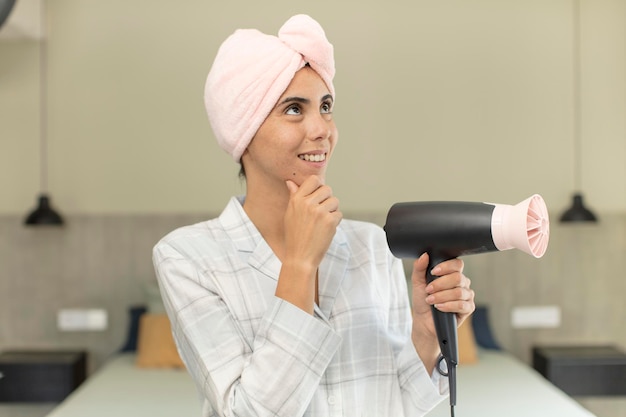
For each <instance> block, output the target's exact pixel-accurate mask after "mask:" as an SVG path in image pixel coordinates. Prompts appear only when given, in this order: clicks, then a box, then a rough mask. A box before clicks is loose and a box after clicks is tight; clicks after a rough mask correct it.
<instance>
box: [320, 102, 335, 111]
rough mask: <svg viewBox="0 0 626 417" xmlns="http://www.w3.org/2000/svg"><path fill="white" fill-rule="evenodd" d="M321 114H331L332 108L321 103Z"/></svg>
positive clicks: (327, 104)
mask: <svg viewBox="0 0 626 417" xmlns="http://www.w3.org/2000/svg"><path fill="white" fill-rule="evenodd" d="M320 110H321V112H322V113H331V111H332V106H331V104H330V103H322V107H321V108H320Z"/></svg>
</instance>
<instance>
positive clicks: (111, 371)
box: [46, 353, 201, 417]
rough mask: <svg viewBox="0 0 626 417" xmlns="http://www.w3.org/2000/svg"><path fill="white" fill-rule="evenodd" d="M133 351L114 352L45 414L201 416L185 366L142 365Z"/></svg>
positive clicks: (61, 416) (56, 416) (80, 416)
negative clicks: (102, 364)
mask: <svg viewBox="0 0 626 417" xmlns="http://www.w3.org/2000/svg"><path fill="white" fill-rule="evenodd" d="M135 359H136V356H135V354H134V353H123V354H119V355H116V356H114V357H113V358H112V359H110V360H109V361H108V362H107V363H106V364H105V365H104V366H103V367H102V368H100V369H99V370H98V371H97V372H96V373H94V374H93V375H92V376H90V377H89V378H87V380H86V381H85V382H84V383H83V384H82V385H80V386H79V387H78V388H77V389H76V390H75V391H74V392H72V393H71V394H70V396H69V397H67V398H66V399H65V400H64V401H63V402H62V403H61V404H59V406H58V407H56V408H55V409H54V410H52V412H51V413H50V414H48V415H47V416H46V417H200V411H201V409H200V400H199V399H198V394H197V390H196V387H195V385H194V384H193V380H192V379H191V377H190V376H189V374H188V373H187V371H186V370H184V369H141V368H137V367H136V366H135Z"/></svg>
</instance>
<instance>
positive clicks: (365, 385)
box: [154, 15, 474, 417]
mask: <svg viewBox="0 0 626 417" xmlns="http://www.w3.org/2000/svg"><path fill="white" fill-rule="evenodd" d="M334 72H335V68H334V58H333V48H332V45H331V44H330V43H328V41H327V40H326V37H325V34H324V31H323V29H322V28H321V27H320V26H319V24H318V23H317V22H316V21H314V20H313V19H311V18H310V17H308V16H305V15H297V16H294V17H292V18H291V19H289V20H288V21H287V22H286V23H285V24H284V26H283V27H282V28H281V30H280V31H279V35H278V37H276V36H270V35H265V34H263V33H261V32H259V31H256V30H253V29H247V30H238V31H236V32H235V33H234V34H233V35H231V36H230V37H229V38H228V39H227V40H226V41H225V42H224V43H223V44H222V46H221V47H220V50H219V51H218V54H217V56H216V58H215V61H214V63H213V66H212V68H211V71H210V73H209V76H208V78H207V84H206V89H205V102H206V107H207V112H208V115H209V119H210V121H211V125H212V128H213V130H214V133H215V136H216V138H217V140H218V142H219V143H220V145H221V146H222V147H223V148H224V149H225V150H226V151H227V152H229V153H230V154H231V155H232V156H233V159H234V160H235V161H237V162H240V163H241V169H242V175H244V177H245V179H246V194H245V196H243V197H233V198H232V199H231V200H230V202H229V203H228V205H227V206H226V208H225V209H224V211H223V212H222V214H221V215H220V216H219V217H218V218H215V219H212V220H209V221H205V222H202V223H199V224H196V225H191V226H186V227H182V228H180V229H178V230H175V231H173V232H172V233H170V234H168V235H167V236H166V237H164V238H163V239H162V240H161V241H160V242H159V243H158V244H157V245H156V246H155V248H154V264H155V269H156V273H157V276H158V280H159V284H160V287H161V292H162V295H163V299H164V301H165V305H166V308H167V311H168V314H169V317H170V320H171V323H172V328H173V332H174V336H175V340H176V342H177V345H178V348H179V351H180V353H181V357H182V358H183V360H184V362H185V364H186V366H187V369H188V370H189V372H190V373H191V375H192V376H193V378H194V380H195V383H196V386H197V388H198V390H199V393H200V395H201V397H202V399H203V409H202V410H203V411H202V413H203V416H289V417H293V416H376V417H380V416H394V417H398V416H404V415H406V416H417V415H423V414H425V413H426V412H427V411H428V410H430V409H431V408H432V407H434V406H435V405H436V404H437V403H438V402H439V401H441V400H442V399H443V398H445V396H446V394H447V381H446V379H445V378H443V377H441V376H439V374H438V373H437V372H433V369H434V367H435V363H436V361H437V357H438V355H439V347H438V342H437V337H436V334H435V330H434V326H433V320H432V316H431V308H430V306H431V305H435V306H436V307H437V308H438V309H439V310H441V311H446V312H453V313H456V314H457V317H458V319H459V323H461V322H462V321H463V320H464V319H465V318H466V317H468V316H469V315H470V314H471V313H472V311H473V310H474V293H473V291H472V290H471V289H470V281H469V279H468V278H467V277H465V276H464V275H463V272H462V271H463V263H462V261H461V260H458V259H455V260H451V261H447V262H444V263H442V264H440V265H438V266H437V267H436V268H435V270H434V271H433V273H434V274H435V275H439V276H440V279H437V280H435V281H434V282H433V283H432V284H430V285H426V281H425V274H426V268H427V265H428V256H427V255H423V256H422V257H420V258H419V259H417V260H416V261H415V263H414V268H413V272H412V284H413V286H412V287H413V291H412V294H411V295H409V294H407V286H406V280H405V276H404V272H403V268H402V264H401V261H400V260H399V259H397V258H395V257H393V255H392V254H391V253H390V251H389V249H388V247H387V243H386V239H385V235H384V232H383V230H382V229H381V228H380V227H378V226H376V225H373V224H369V223H364V222H357V221H350V220H345V219H343V220H342V214H341V211H340V210H339V200H338V199H337V198H336V197H335V196H334V195H333V192H332V189H331V188H330V187H329V186H328V185H326V176H325V174H326V168H327V166H328V164H329V162H330V161H331V159H332V155H333V151H334V149H335V146H336V145H337V138H338V134H337V128H336V126H335V122H334V120H333V115H332V110H333V106H334V100H335V91H334V86H333V84H332V79H333V76H334ZM409 297H412V304H413V309H411V308H410V304H409V301H410V298H409Z"/></svg>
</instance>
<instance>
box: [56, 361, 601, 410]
mask: <svg viewBox="0 0 626 417" xmlns="http://www.w3.org/2000/svg"><path fill="white" fill-rule="evenodd" d="M479 356H480V360H479V362H478V363H477V364H472V365H461V366H460V367H459V369H458V394H457V396H458V398H457V406H456V408H455V414H456V416H457V417H479V416H480V417H489V416H494V417H496V416H497V417H500V416H502V415H506V416H507V417H518V416H519V417H521V416H524V417H527V416H533V417H544V416H545V417H548V416H550V417H554V416H568V417H592V416H593V414H591V413H590V412H588V411H587V410H585V409H584V408H583V407H582V406H581V405H579V404H578V403H577V402H576V401H574V400H573V399H571V398H570V397H568V396H567V395H566V394H565V393H563V392H562V391H560V390H559V389H558V388H556V387H554V386H553V385H552V384H550V383H549V382H548V381H547V380H545V379H544V378H543V377H542V376H541V375H539V374H538V373H537V372H535V371H534V370H533V369H531V368H530V367H528V366H527V365H525V364H523V363H522V362H520V361H518V360H517V359H515V358H513V357H512V356H511V355H509V354H507V353H504V352H502V351H494V350H484V351H483V350H481V351H480V352H479ZM135 362H136V355H135V354H134V353H121V354H117V355H115V357H113V358H111V359H110V360H109V361H108V362H107V363H106V365H105V366H103V367H102V368H101V369H100V370H99V371H97V372H96V373H95V374H94V375H93V376H91V377H90V378H88V379H87V381H86V382H85V383H83V384H82V385H81V386H80V387H79V388H78V389H77V390H76V391H74V392H73V393H72V394H71V395H70V396H69V397H67V398H66V399H65V401H63V402H62V403H61V404H60V405H59V406H58V407H56V408H55V409H54V410H52V412H51V413H50V414H48V416H47V417H112V416H115V417H181V416H190V417H192V416H198V417H199V416H200V401H199V399H198V396H197V391H196V389H195V386H194V384H193V381H192V380H191V378H190V377H189V375H188V374H187V372H186V371H185V370H182V369H174V368H172V369H143V368H138V367H137V366H136V364H135ZM428 416H429V417H449V416H450V407H449V405H448V403H447V401H444V402H443V403H441V404H439V406H437V407H436V408H435V409H434V410H432V411H431V412H430V413H429V414H428Z"/></svg>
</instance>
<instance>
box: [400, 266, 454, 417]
mask: <svg viewBox="0 0 626 417" xmlns="http://www.w3.org/2000/svg"><path fill="white" fill-rule="evenodd" d="M390 279H391V281H392V282H393V283H394V286H393V287H392V290H391V293H392V296H391V300H392V302H391V311H390V329H391V332H394V333H397V334H398V335H399V336H398V338H399V340H400V341H401V342H399V343H398V345H399V348H398V354H397V363H398V380H399V383H400V389H401V392H402V404H403V408H404V414H405V415H407V416H409V415H414V416H417V415H424V414H426V413H427V412H428V411H430V410H431V409H432V408H433V407H435V406H436V405H437V404H439V403H440V402H441V401H442V400H444V399H445V398H446V397H447V395H448V379H447V378H444V377H442V376H441V375H439V373H438V372H437V371H434V372H433V373H432V376H431V375H429V373H428V371H427V370H426V367H425V366H424V363H423V362H422V360H421V359H420V357H419V355H418V354H417V351H416V350H415V347H414V346H413V343H412V341H411V328H412V322H411V320H412V319H411V308H410V303H409V298H408V297H407V293H408V291H407V283H406V276H405V273H404V268H403V266H402V262H401V261H400V260H399V259H397V258H394V257H392V261H391V277H390Z"/></svg>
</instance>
